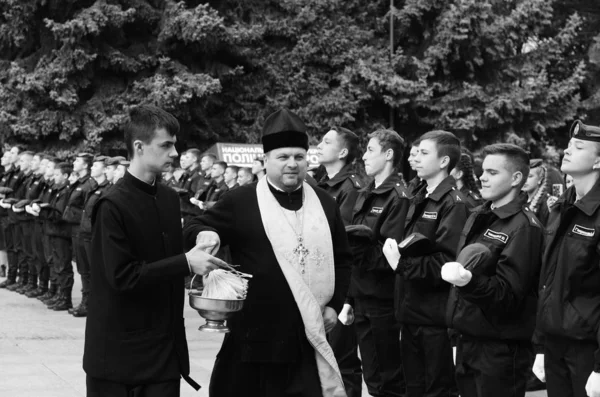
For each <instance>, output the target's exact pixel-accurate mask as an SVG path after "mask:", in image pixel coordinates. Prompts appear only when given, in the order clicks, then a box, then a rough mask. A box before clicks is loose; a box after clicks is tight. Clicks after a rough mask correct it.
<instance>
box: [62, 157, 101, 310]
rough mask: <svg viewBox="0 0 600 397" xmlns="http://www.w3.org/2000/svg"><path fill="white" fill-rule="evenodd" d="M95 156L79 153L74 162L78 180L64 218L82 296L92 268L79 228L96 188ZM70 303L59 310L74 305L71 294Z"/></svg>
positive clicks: (69, 291)
mask: <svg viewBox="0 0 600 397" xmlns="http://www.w3.org/2000/svg"><path fill="white" fill-rule="evenodd" d="M93 159H94V156H92V155H91V154H89V153H79V154H78V155H77V157H76V158H75V161H74V162H73V173H75V174H77V180H76V181H75V182H74V183H72V184H71V186H70V191H71V194H70V196H69V201H68V203H67V207H66V208H65V210H64V213H63V218H64V220H65V221H66V222H68V223H69V224H70V225H71V236H72V244H73V251H74V252H75V262H76V264H77V272H78V273H79V275H80V276H81V292H82V294H83V295H82V296H84V297H85V296H88V294H89V290H90V269H89V267H88V266H87V263H88V261H87V257H86V255H85V248H83V245H84V243H83V240H82V238H81V237H80V236H79V230H80V225H81V216H82V214H83V207H84V205H85V198H86V197H87V196H88V194H89V193H90V192H91V191H92V190H94V189H95V188H96V186H97V185H98V184H97V182H96V181H95V180H94V178H92V177H91V176H90V168H91V166H92V161H93ZM70 287H71V289H67V288H66V287H65V288H64V290H63V292H64V293H67V292H68V293H69V294H70V293H71V290H72V288H73V286H72V285H71V286H70ZM66 300H68V302H69V304H68V307H67V305H64V308H62V307H61V308H60V309H57V310H68V309H70V308H71V307H72V305H71V296H70V295H69V297H68V299H66Z"/></svg>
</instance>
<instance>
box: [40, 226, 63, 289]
mask: <svg viewBox="0 0 600 397" xmlns="http://www.w3.org/2000/svg"><path fill="white" fill-rule="evenodd" d="M41 240H42V245H43V246H44V258H46V263H47V264H48V271H49V279H50V283H51V284H54V285H58V283H59V282H58V274H57V273H56V268H55V266H54V261H53V259H52V244H51V242H50V236H48V235H47V234H46V233H45V231H44V234H43V235H42V239H41Z"/></svg>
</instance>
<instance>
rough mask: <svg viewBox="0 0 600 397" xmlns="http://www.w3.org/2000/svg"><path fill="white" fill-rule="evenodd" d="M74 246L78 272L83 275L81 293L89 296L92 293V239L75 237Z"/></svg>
mask: <svg viewBox="0 0 600 397" xmlns="http://www.w3.org/2000/svg"><path fill="white" fill-rule="evenodd" d="M72 242H73V248H74V249H75V263H77V273H79V275H80V276H81V293H82V295H83V296H85V297H87V296H88V295H89V293H90V257H89V252H90V244H91V243H90V241H85V240H83V239H81V238H79V237H73V240H72Z"/></svg>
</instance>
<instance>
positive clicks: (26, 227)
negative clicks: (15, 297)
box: [13, 153, 48, 297]
mask: <svg viewBox="0 0 600 397" xmlns="http://www.w3.org/2000/svg"><path fill="white" fill-rule="evenodd" d="M42 157H43V155H42V154H41V153H38V154H35V155H34V156H33V157H32V159H31V166H30V169H31V172H32V173H31V174H30V176H29V178H28V180H27V182H26V184H25V189H26V190H25V198H24V199H23V200H20V201H19V202H18V203H16V204H15V205H14V206H13V207H14V211H18V217H19V218H20V220H21V227H22V229H23V252H24V254H25V260H26V262H27V266H28V268H29V282H28V286H27V287H26V288H20V289H17V290H16V291H17V292H19V293H21V294H25V295H26V296H27V297H31V296H32V294H34V291H36V290H37V287H38V275H39V274H38V269H41V264H39V263H38V262H39V260H38V252H37V248H38V247H37V244H35V243H36V242H37V241H39V240H40V237H39V236H36V229H35V227H36V222H34V217H33V216H31V214H29V213H27V212H26V211H25V209H26V208H25V207H26V206H27V205H29V204H30V203H31V202H32V201H33V200H35V199H37V198H38V197H39V196H40V194H41V192H42V191H43V189H44V187H45V182H44V173H45V172H46V164H47V163H48V160H44V159H43V158H42ZM37 231H38V232H39V231H40V230H39V228H38V229H37ZM44 277H45V276H44ZM42 282H45V283H48V280H47V279H46V280H42ZM44 292H45V291H44Z"/></svg>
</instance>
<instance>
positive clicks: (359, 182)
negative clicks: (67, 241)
mask: <svg viewBox="0 0 600 397" xmlns="http://www.w3.org/2000/svg"><path fill="white" fill-rule="evenodd" d="M350 180H351V181H352V185H354V188H355V189H362V188H363V187H365V184H364V183H363V181H362V179H360V178H359V177H358V175H356V174H350Z"/></svg>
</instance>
